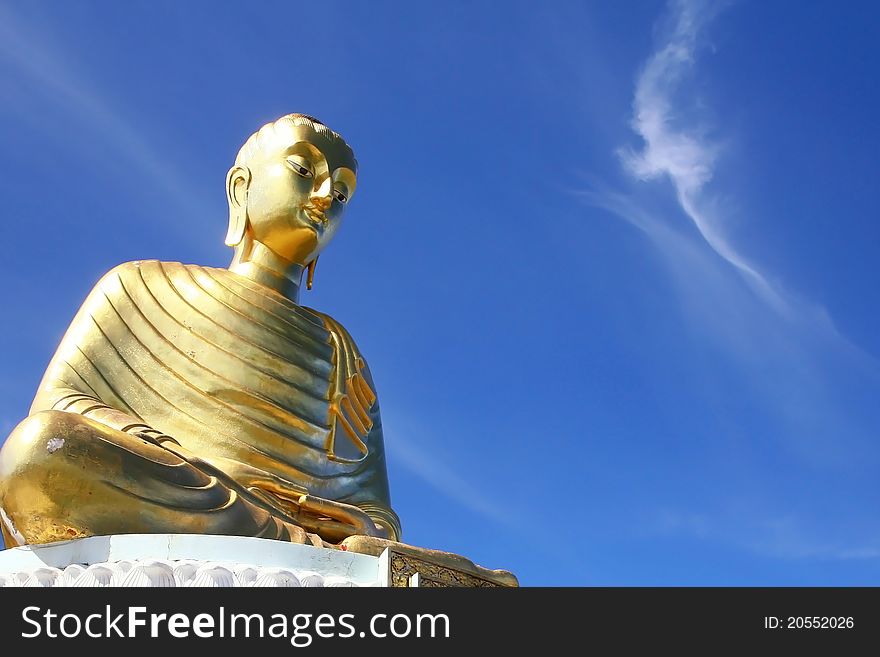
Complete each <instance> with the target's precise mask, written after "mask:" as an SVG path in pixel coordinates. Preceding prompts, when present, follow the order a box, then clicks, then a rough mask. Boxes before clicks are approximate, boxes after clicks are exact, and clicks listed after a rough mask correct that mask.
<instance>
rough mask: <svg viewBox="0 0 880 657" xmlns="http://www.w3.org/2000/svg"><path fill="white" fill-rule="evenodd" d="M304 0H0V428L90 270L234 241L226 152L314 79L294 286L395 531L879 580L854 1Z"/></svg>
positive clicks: (863, 94)
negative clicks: (328, 332) (311, 142)
mask: <svg viewBox="0 0 880 657" xmlns="http://www.w3.org/2000/svg"><path fill="white" fill-rule="evenodd" d="M310 6H311V7H313V8H312V9H309V10H308V11H305V10H303V9H302V8H301V7H302V5H301V4H297V3H290V2H255V3H252V4H250V5H248V6H244V5H241V4H240V3H238V4H234V3H208V2H184V3H181V2H162V1H159V2H156V1H152V2H130V3H115V2H109V1H108V2H81V3H60V2H31V3H27V4H24V3H12V2H0V82H2V84H0V148H2V152H3V153H4V157H3V160H2V162H0V180H2V183H0V185H2V187H0V189H2V198H3V214H4V216H5V221H4V226H5V244H6V248H5V250H4V256H3V259H2V262H0V273H2V280H3V281H4V283H5V284H4V286H3V288H2V290H3V291H2V304H3V308H4V318H5V321H4V323H3V334H2V335H3V349H2V356H0V359H2V360H0V430H2V431H0V433H2V435H6V434H8V432H9V431H11V429H12V428H13V427H14V426H15V424H16V423H17V422H18V421H19V420H20V419H21V418H22V417H24V416H25V415H26V413H27V409H28V406H29V404H30V401H31V399H32V396H33V393H34V391H35V389H36V386H37V383H38V382H39V379H40V376H41V375H42V371H43V369H44V368H45V366H46V364H47V362H48V360H49V358H50V357H51V355H52V353H53V351H54V348H55V346H56V344H57V342H58V340H59V339H60V337H61V335H62V334H63V332H64V329H65V328H66V326H67V324H68V323H69V321H70V319H71V318H72V316H73V313H74V312H75V310H76V308H77V307H78V306H79V303H80V302H81V301H82V299H83V298H84V297H85V295H86V293H87V292H88V290H89V289H90V288H91V286H92V285H93V284H94V283H95V281H96V280H97V279H98V278H99V277H100V275H101V274H102V273H103V272H105V271H106V270H107V269H109V268H111V267H112V266H114V265H115V264H118V263H120V262H124V261H128V260H134V259H141V258H144V259H146V258H160V259H164V260H174V261H183V262H194V263H199V264H206V265H214V266H225V265H226V264H228V261H229V258H230V255H231V252H230V251H229V249H227V248H226V247H225V246H224V245H223V237H224V235H225V230H226V217H227V213H226V206H225V197H224V191H223V181H224V176H225V173H226V170H227V169H228V167H229V166H230V165H231V163H232V160H233V159H234V156H235V153H236V152H237V149H238V148H239V146H240V145H241V144H242V143H243V142H244V140H245V139H246V138H247V137H248V135H250V134H251V132H253V131H254V130H255V129H256V128H258V127H259V126H260V125H262V124H263V123H265V122H267V121H269V120H273V119H275V118H277V117H278V116H280V115H282V114H285V113H288V112H293V111H297V112H305V113H309V114H312V115H315V116H317V117H319V118H320V119H321V120H323V121H324V122H326V123H327V124H328V125H330V126H331V127H332V128H334V129H335V130H337V131H339V132H341V133H342V134H343V135H344V136H345V137H346V139H347V140H348V141H349V143H351V144H352V146H353V147H354V150H355V153H356V155H357V157H358V160H359V162H360V165H361V170H360V172H359V181H358V192H357V195H356V196H355V198H354V199H353V200H352V203H351V205H350V207H349V208H348V210H347V216H346V220H345V225H344V226H343V228H342V230H341V231H340V233H339V235H338V237H337V238H336V240H335V241H334V243H333V244H332V245H331V246H330V248H329V249H328V250H327V251H326V252H325V253H324V255H322V257H321V262H320V265H319V267H318V269H317V272H316V278H315V289H314V290H313V291H311V292H309V293H304V295H303V299H302V301H303V303H305V304H306V305H309V306H312V307H314V308H317V309H320V310H323V311H325V312H328V313H330V314H331V315H333V316H334V317H336V318H337V319H338V320H339V321H341V322H342V323H343V324H344V325H345V326H346V327H347V328H348V329H349V331H350V332H351V333H352V334H353V336H354V337H355V340H356V341H357V342H358V344H359V346H360V348H361V350H362V351H363V353H364V355H365V356H366V358H367V360H368V362H369V363H370V367H371V370H372V373H373V376H374V378H375V381H376V385H377V388H378V393H379V399H380V404H381V408H382V417H383V422H384V425H385V432H386V434H385V440H386V444H387V447H388V452H389V476H390V480H391V487H392V498H393V502H394V506H395V508H396V509H397V511H398V513H399V514H400V516H401V518H402V522H403V528H404V539H405V540H406V541H407V542H409V543H413V544H416V545H423V546H428V547H433V548H437V549H444V550H449V551H453V552H457V553H460V554H464V555H466V556H468V557H470V558H472V559H473V560H475V561H476V562H478V563H481V564H483V565H486V566H490V567H498V568H507V569H510V570H512V571H514V572H515V573H516V574H517V575H518V576H519V577H520V580H521V582H522V583H523V584H526V585H611V586H618V585H623V586H628V585H770V586H775V585H832V584H840V585H878V584H880V519H878V514H877V509H878V508H880V477H878V475H880V404H878V403H877V399H878V396H880V311H878V303H877V302H878V292H877V290H878V282H880V264H878V263H880V239H878V238H880V223H878V213H877V207H878V204H877V197H876V180H877V173H878V167H877V164H876V156H877V153H878V151H880V130H878V123H877V113H876V106H877V102H878V99H880V89H878V87H877V79H878V76H877V71H878V59H880V57H878V55H880V53H878V49H877V45H876V44H877V43H878V38H880V28H878V26H880V10H878V9H877V8H876V7H875V6H874V5H873V3H846V4H845V5H841V6H835V5H833V4H832V3H798V4H791V3H781V2H778V3H762V2H755V1H751V2H749V1H742V2H736V3H727V4H718V3H714V4H708V3H701V2H696V1H688V0H683V1H680V2H670V3H666V2H651V1H644V2H631V3H629V2H628V3H610V2H605V3H599V2H595V3H593V2H589V3H585V2H552V3H546V4H544V5H540V7H539V5H537V4H535V3H525V2H522V3H505V4H504V6H503V8H500V7H499V6H498V5H497V4H495V3H490V2H476V3H464V2H449V3H442V5H441V4H439V3H438V5H437V6H434V5H433V4H431V5H429V4H428V3H392V2H371V3H354V2H339V3H335V2H323V3H320V4H312V5H310ZM298 7H299V8H298Z"/></svg>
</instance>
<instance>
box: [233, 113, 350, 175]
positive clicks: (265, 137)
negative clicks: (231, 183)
mask: <svg viewBox="0 0 880 657" xmlns="http://www.w3.org/2000/svg"><path fill="white" fill-rule="evenodd" d="M300 125H307V126H309V127H310V128H311V129H312V130H314V131H315V132H317V133H318V134H319V135H322V136H323V137H325V138H326V139H327V140H329V141H331V142H333V143H337V144H342V145H343V146H345V148H346V149H347V150H348V152H349V153H350V154H351V159H352V161H353V162H354V166H355V169H357V160H356V159H355V157H354V151H353V150H352V149H351V146H349V145H348V144H347V143H346V141H345V140H344V139H343V138H342V135H340V134H339V133H338V132H334V131H333V130H331V129H330V128H328V127H327V126H326V125H324V124H323V123H321V122H320V121H319V120H318V119H316V118H315V117H313V116H309V115H308V114H286V115H284V116H282V117H281V118H280V119H278V120H277V121H272V122H271V123H267V124H266V125H264V126H263V127H262V128H260V129H259V130H257V131H256V132H255V133H254V134H252V135H251V136H250V137H248V140H247V141H246V142H245V143H244V146H242V147H241V149H239V151H238V155H236V157H235V164H236V165H239V166H247V163H248V162H250V161H251V160H252V159H253V158H254V157H255V156H256V155H257V154H259V153H261V152H263V151H265V150H266V149H267V148H268V147H269V146H272V145H275V144H277V143H279V142H288V141H289V140H290V133H292V131H293V128H295V127H296V126H300Z"/></svg>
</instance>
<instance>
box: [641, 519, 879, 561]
mask: <svg viewBox="0 0 880 657" xmlns="http://www.w3.org/2000/svg"><path fill="white" fill-rule="evenodd" d="M808 524H809V522H808V521H805V520H804V519H803V518H800V517H798V516H797V515H796V514H792V513H788V514H779V515H769V514H754V513H752V514H747V515H745V516H738V517H736V518H728V517H719V516H718V514H717V513H716V514H708V513H699V512H694V511H691V510H683V509H670V508H664V509H659V510H655V511H654V515H653V517H652V518H651V519H649V520H648V521H647V522H646V525H647V528H648V532H649V533H650V534H653V535H659V536H679V537H685V538H692V539H696V540H699V541H705V542H707V543H724V544H727V545H736V546H738V547H739V548H741V549H743V550H745V551H748V552H751V553H753V554H755V555H757V556H760V557H766V558H771V559H819V560H840V561H857V560H873V559H880V541H876V540H874V541H871V540H866V539H865V538H864V537H861V538H860V539H859V540H861V541H862V543H861V544H857V545H856V546H855V547H853V546H852V545H849V544H847V543H846V542H845V541H844V540H841V539H835V538H833V537H829V536H828V535H827V533H826V535H817V534H816V533H815V532H813V531H811V530H809V529H808V528H807V526H806V525H808Z"/></svg>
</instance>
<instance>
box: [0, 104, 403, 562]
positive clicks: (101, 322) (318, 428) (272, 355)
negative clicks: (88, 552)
mask: <svg viewBox="0 0 880 657" xmlns="http://www.w3.org/2000/svg"><path fill="white" fill-rule="evenodd" d="M356 176H357V161H356V160H355V158H354V154H353V152H352V150H351V148H350V147H349V146H348V145H347V144H346V143H345V141H344V140H343V139H342V138H341V137H340V136H339V135H338V134H337V133H335V132H333V131H332V130H330V129H329V128H327V127H326V126H325V125H323V124H322V123H320V122H319V121H317V120H316V119H314V118H311V117H308V116H305V115H302V114H290V115H287V116H284V117H282V118H280V119H279V120H277V121H275V122H273V123H269V124H267V125H265V126H263V127H262V128H261V129H260V130H259V131H257V132H256V133H255V134H254V135H252V136H251V137H250V138H249V139H248V140H247V142H246V143H245V144H244V146H243V147H242V148H241V150H240V151H239V153H238V156H237V158H236V160H235V164H234V166H233V167H232V168H231V169H230V170H229V173H228V174H227V177H226V194H227V198H228V201H229V232H228V234H227V236H226V243H227V244H228V245H229V246H232V247H234V249H235V253H234V257H233V260H232V264H231V265H230V267H229V269H215V268H211V267H201V266H197V265H184V264H180V263H176V262H158V261H150V260H144V261H137V262H129V263H125V264H123V265H120V266H118V267H116V268H114V269H112V270H111V271H110V272H108V273H107V274H105V275H104V276H103V278H101V280H100V281H99V282H98V283H97V285H96V286H95V288H94V289H93V290H92V292H91V293H90V294H89V296H88V298H87V299H86V300H85V302H84V303H83V305H82V307H81V308H80V310H79V312H78V313H77V315H76V317H75V318H74V319H73V322H72V323H71V325H70V327H69V329H68V330H67V333H66V334H65V336H64V338H63V340H62V341H61V344H60V345H59V347H58V350H57V352H56V353H55V356H54V357H53V358H52V361H51V362H50V364H49V366H48V368H47V370H46V373H45V375H44V377H43V380H42V382H41V384H40V386H39V390H38V392H37V394H36V397H35V399H34V402H33V405H32V407H31V410H30V415H29V416H28V417H27V418H26V419H25V420H24V421H22V422H21V423H20V424H19V425H18V426H17V427H16V428H15V430H14V431H13V432H12V434H10V436H9V438H8V439H7V440H6V442H5V444H4V445H3V447H2V450H0V526H2V532H3V538H4V541H5V543H6V545H7V547H11V546H15V545H24V544H37V543H49V542H54V541H59V540H65V539H71V538H79V537H85V536H92V535H106V534H124V533H202V534H230V535H239V536H256V537H265V538H273V539H279V540H289V541H294V542H300V543H303V542H311V543H313V544H315V545H323V544H325V542H326V543H330V544H332V543H337V542H339V541H342V540H343V539H345V538H346V537H350V536H366V537H376V538H377V539H383V538H384V539H390V540H392V541H397V540H399V538H400V524H399V521H398V518H397V515H396V514H395V513H394V511H393V510H392V509H391V506H390V499H389V492H388V479H387V474H386V465H385V455H384V447H383V438H382V425H381V422H380V418H379V407H378V403H377V398H376V393H375V387H374V385H373V380H372V378H371V376H370V372H369V369H368V368H367V365H366V363H365V361H364V358H363V356H362V355H361V353H360V352H359V351H358V348H357V346H356V345H355V344H354V342H353V340H352V338H351V336H350V335H349V334H348V333H347V332H346V330H345V329H344V328H343V327H342V326H341V325H340V324H339V323H337V322H336V321H335V320H333V319H332V318H330V317H328V316H327V315H324V314H322V313H320V312H317V311H314V310H311V309H309V308H306V307H304V306H301V305H300V304H299V291H300V285H301V280H302V278H303V275H304V273H307V276H306V277H307V279H308V283H309V287H311V277H312V275H313V273H314V266H315V262H316V261H317V259H318V255H319V254H320V252H321V251H322V250H323V249H324V247H325V246H326V245H327V244H328V243H329V242H330V240H331V239H332V238H333V236H334V234H335V233H336V231H337V229H338V228H339V224H340V222H341V220H342V215H343V211H344V210H345V207H346V204H347V203H348V202H349V200H350V199H351V197H352V195H353V194H354V191H355V184H356V180H357V178H356Z"/></svg>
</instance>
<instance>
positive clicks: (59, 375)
mask: <svg viewBox="0 0 880 657" xmlns="http://www.w3.org/2000/svg"><path fill="white" fill-rule="evenodd" d="M127 267H130V264H124V265H120V266H119V267H116V268H114V269H112V270H110V271H109V272H107V274H105V275H104V276H103V277H102V278H101V280H100V281H98V283H97V284H96V285H95V287H94V288H93V289H92V291H91V292H90V293H89V295H88V297H86V300H85V301H84V302H83V304H82V306H81V307H80V309H79V311H78V312H77V314H76V316H75V317H74V318H73V321H72V322H71V323H70V326H69V327H68V329H67V332H66V333H65V335H64V338H62V340H61V343H60V344H59V345H58V349H57V350H56V352H55V355H54V356H53V357H52V360H51V362H50V363H49V366H48V367H47V368H46V373H45V375H44V376H43V380H42V381H41V382H40V386H39V388H38V390H37V394H36V397H35V398H34V401H33V403H32V405H31V409H30V414H31V415H33V414H35V413H38V412H40V411H50V410H53V411H64V412H66V413H75V414H77V415H82V416H84V417H87V418H89V419H91V420H94V421H96V422H99V423H101V424H103V425H105V426H107V427H110V428H112V429H116V430H118V431H123V432H125V433H128V434H132V435H138V434H142V433H143V434H147V435H156V436H158V435H162V432H161V431H158V430H156V429H154V428H152V427H151V426H149V425H148V424H147V423H145V422H144V421H143V420H142V419H141V418H139V417H137V416H135V415H134V414H132V413H130V412H128V410H126V407H125V404H124V403H121V402H120V401H119V400H118V399H115V398H114V396H113V395H110V396H109V397H108V396H106V395H100V394H99V393H97V392H96V391H95V390H94V389H92V388H91V387H90V385H89V384H88V383H86V378H88V377H86V378H83V376H82V375H81V372H82V371H84V370H85V369H90V370H91V371H93V372H94V373H93V375H92V376H93V378H95V379H101V380H103V379H104V377H105V375H106V372H104V373H102V372H101V371H100V370H95V368H94V366H93V364H92V363H91V361H90V360H89V355H88V354H94V353H95V352H96V351H98V352H100V350H101V349H112V348H113V347H112V346H111V343H112V336H107V335H105V334H104V333H103V332H102V329H101V328H100V327H99V320H101V319H102V318H103V317H106V316H108V315H109V314H110V313H112V312H115V311H114V309H113V306H112V304H111V303H110V301H109V297H108V295H107V292H108V290H109V288H111V287H112V286H114V285H116V286H118V285H119V276H120V272H121V271H123V270H124V269H125V268H127ZM108 340H109V342H108ZM93 385H94V384H93Z"/></svg>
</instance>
